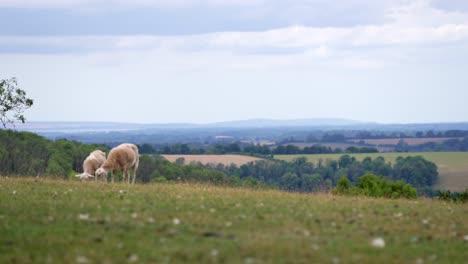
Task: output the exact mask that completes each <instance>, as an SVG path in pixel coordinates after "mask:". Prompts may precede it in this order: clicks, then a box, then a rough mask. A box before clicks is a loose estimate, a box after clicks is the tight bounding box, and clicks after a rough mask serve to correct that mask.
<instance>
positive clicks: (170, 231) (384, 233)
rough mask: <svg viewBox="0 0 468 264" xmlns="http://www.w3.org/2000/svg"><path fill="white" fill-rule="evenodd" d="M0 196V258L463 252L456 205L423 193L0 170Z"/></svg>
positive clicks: (445, 255)
mask: <svg viewBox="0 0 468 264" xmlns="http://www.w3.org/2000/svg"><path fill="white" fill-rule="evenodd" d="M0 208H1V211H0V234H1V236H0V263H273V262H274V263H291V262H294V263H311V262H313V263H384V262H385V263H386V262H392V263H463V262H466V260H467V259H468V251H467V250H466V249H467V243H468V241H467V240H468V222H467V221H466V216H467V213H468V211H467V208H466V206H465V205H463V204H452V203H445V202H439V201H434V200H427V199H418V200H387V199H371V198H357V197H343V196H333V195H330V194H299V193H287V192H280V191H274V190H249V189H235V188H223V187H213V186H208V185H189V184H155V185H132V186H130V185H124V184H102V183H94V182H84V183H80V182H76V181H58V180H44V179H12V178H10V179H5V178H0ZM376 239H377V240H378V241H377V242H375V241H374V240H376ZM382 240H383V241H382ZM373 241H374V243H373ZM382 242H384V243H383V244H382Z"/></svg>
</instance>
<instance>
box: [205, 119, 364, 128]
mask: <svg viewBox="0 0 468 264" xmlns="http://www.w3.org/2000/svg"><path fill="white" fill-rule="evenodd" d="M359 124H366V123H364V122H360V121H354V120H349V119H341V118H307V119H283V120H278V119H249V120H240V121H228V122H219V123H212V124H211V125H212V126H214V127H232V128H255V127H257V128H262V127H320V126H350V125H359Z"/></svg>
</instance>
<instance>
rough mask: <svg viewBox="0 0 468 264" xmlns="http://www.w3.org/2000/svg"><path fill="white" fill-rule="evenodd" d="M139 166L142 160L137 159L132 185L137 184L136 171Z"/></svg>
mask: <svg viewBox="0 0 468 264" xmlns="http://www.w3.org/2000/svg"><path fill="white" fill-rule="evenodd" d="M138 164H140V160H139V159H137V162H136V163H135V165H134V166H133V181H132V184H135V178H136V171H137V169H138Z"/></svg>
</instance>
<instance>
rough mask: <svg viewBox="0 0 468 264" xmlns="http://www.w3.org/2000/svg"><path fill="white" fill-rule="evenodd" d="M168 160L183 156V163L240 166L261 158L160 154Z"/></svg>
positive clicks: (172, 160)
mask: <svg viewBox="0 0 468 264" xmlns="http://www.w3.org/2000/svg"><path fill="white" fill-rule="evenodd" d="M162 156H163V157H164V158H165V159H167V160H169V161H170V162H175V161H176V160H177V159H178V158H184V159H185V164H190V163H192V162H201V163H203V164H220V163H221V164H223V165H226V166H229V165H231V164H235V165H236V166H241V165H244V164H247V163H249V162H252V161H256V160H262V159H261V158H256V157H250V156H243V155H162Z"/></svg>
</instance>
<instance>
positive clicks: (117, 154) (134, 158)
mask: <svg viewBox="0 0 468 264" xmlns="http://www.w3.org/2000/svg"><path fill="white" fill-rule="evenodd" d="M138 163H139V156H138V148H137V146H135V145H134V144H130V143H124V144H120V145H118V146H117V147H115V148H113V149H111V151H110V152H109V155H108V156H107V160H106V161H105V162H104V163H103V164H102V165H101V167H100V168H99V169H97V170H96V176H97V177H100V176H101V175H107V173H109V172H110V173H111V179H112V182H114V172H115V171H116V170H118V171H121V172H122V177H123V181H124V182H125V179H127V183H130V176H129V175H128V169H130V168H131V169H132V170H133V181H132V183H133V184H135V177H136V171H137V169H138Z"/></svg>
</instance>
